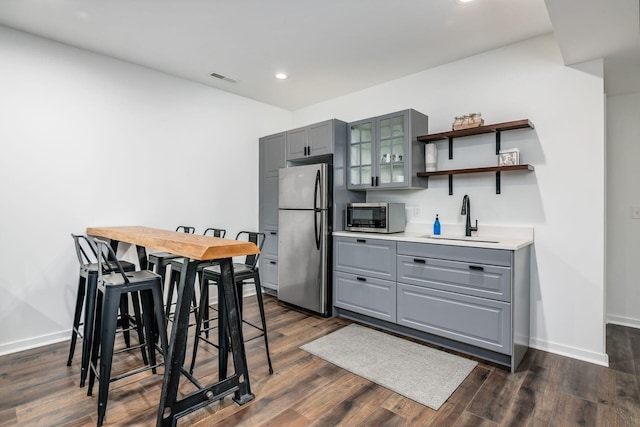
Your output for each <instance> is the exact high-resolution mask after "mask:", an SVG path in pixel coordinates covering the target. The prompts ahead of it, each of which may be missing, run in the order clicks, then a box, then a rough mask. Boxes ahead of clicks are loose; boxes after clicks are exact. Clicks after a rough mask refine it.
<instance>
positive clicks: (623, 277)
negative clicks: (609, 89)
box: [607, 93, 640, 328]
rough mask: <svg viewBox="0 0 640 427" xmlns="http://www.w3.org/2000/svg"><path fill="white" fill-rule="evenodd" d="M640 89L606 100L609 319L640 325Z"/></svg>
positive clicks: (625, 323)
mask: <svg viewBox="0 0 640 427" xmlns="http://www.w3.org/2000/svg"><path fill="white" fill-rule="evenodd" d="M639 117H640V93H635V94H631V95H624V96H615V97H608V98H607V320H608V321H609V322H611V323H617V324H621V325H627V326H633V327H636V328H640V292H639V289H640V270H639V269H638V263H639V262H640V219H632V218H631V214H632V207H633V206H638V207H640V185H639V183H640V167H638V162H639V160H640V121H639V120H638V118H639Z"/></svg>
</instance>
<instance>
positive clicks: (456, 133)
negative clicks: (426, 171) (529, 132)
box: [417, 119, 535, 143]
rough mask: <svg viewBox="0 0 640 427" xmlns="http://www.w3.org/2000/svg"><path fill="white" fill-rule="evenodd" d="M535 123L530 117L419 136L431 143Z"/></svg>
mask: <svg viewBox="0 0 640 427" xmlns="http://www.w3.org/2000/svg"><path fill="white" fill-rule="evenodd" d="M534 128H535V126H533V123H531V121H529V119H523V120H515V121H512V122H504V123H496V124H493V125H485V126H477V127H474V128H467V129H460V130H451V131H448V132H440V133H432V134H429V135H422V136H419V137H418V138H417V140H418V141H422V142H425V143H429V142H432V141H440V140H443V139H448V138H459V137H462V136H471V135H481V134H484V133H495V132H501V131H504V130H515V129H534Z"/></svg>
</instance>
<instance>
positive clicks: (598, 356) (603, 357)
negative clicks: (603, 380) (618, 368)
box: [529, 338, 609, 367]
mask: <svg viewBox="0 0 640 427" xmlns="http://www.w3.org/2000/svg"><path fill="white" fill-rule="evenodd" d="M529 347H531V348H535V349H537V350H542V351H547V352H549V353H554V354H559V355H560V356H565V357H570V358H572V359H578V360H582V361H584V362H589V363H594V364H596V365H600V366H606V367H609V355H608V354H607V353H596V352H593V351H588V350H584V349H581V348H577V347H571V346H568V345H563V344H558V343H554V342H550V341H544V340H539V339H535V338H530V339H529Z"/></svg>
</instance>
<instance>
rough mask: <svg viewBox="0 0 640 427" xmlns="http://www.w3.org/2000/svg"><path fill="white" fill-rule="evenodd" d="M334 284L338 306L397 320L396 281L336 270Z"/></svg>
mask: <svg viewBox="0 0 640 427" xmlns="http://www.w3.org/2000/svg"><path fill="white" fill-rule="evenodd" d="M333 284H334V289H335V290H334V292H335V300H334V301H335V304H334V305H335V306H336V307H340V308H344V309H347V310H351V311H355V312H357V313H361V314H365V315H367V316H371V317H375V318H376V319H382V320H386V321H388V322H395V321H396V282H392V281H389V280H380V279H374V278H372V277H366V276H357V275H355V274H348V273H342V272H339V271H335V272H334V275H333Z"/></svg>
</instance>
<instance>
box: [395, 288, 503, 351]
mask: <svg viewBox="0 0 640 427" xmlns="http://www.w3.org/2000/svg"><path fill="white" fill-rule="evenodd" d="M397 289H398V296H397V302H398V315H397V322H398V324H400V325H404V326H408V327H410V328H414V329H418V330H420V331H424V332H429V333H432V334H435V335H440V336H443V337H446V338H450V339H453V340H456V341H460V342H464V343H467V344H471V345H475V346H478V347H482V348H486V349H488V350H492V351H497V352H500V353H504V354H508V355H511V304H510V303H506V302H502V301H495V300H490V299H486V298H478V297H471V296H468V295H464V294H458V293H455V292H447V291H440V290H437V289H432V288H425V287H421V286H413V285H407V284H404V283H398V288H397Z"/></svg>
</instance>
